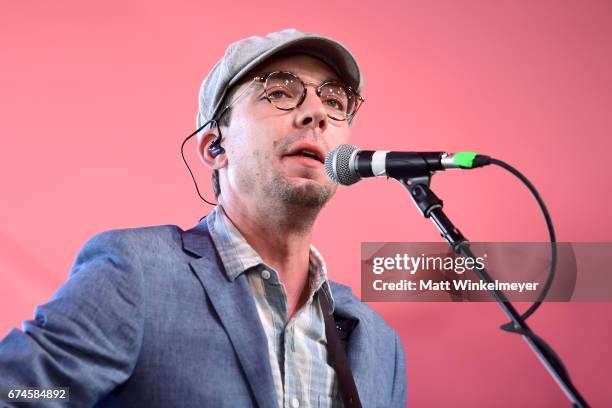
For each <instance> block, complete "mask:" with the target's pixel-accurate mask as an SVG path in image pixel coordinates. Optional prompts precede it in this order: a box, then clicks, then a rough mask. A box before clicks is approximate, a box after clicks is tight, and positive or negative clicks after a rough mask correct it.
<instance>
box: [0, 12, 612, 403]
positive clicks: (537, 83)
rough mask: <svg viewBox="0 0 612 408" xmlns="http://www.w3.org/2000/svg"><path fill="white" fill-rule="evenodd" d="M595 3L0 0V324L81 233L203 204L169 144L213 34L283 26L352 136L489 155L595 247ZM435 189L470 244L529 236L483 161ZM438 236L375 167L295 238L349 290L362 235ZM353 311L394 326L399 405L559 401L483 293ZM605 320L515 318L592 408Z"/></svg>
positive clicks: (599, 110)
mask: <svg viewBox="0 0 612 408" xmlns="http://www.w3.org/2000/svg"><path fill="white" fill-rule="evenodd" d="M611 17H612V3H611V2H609V1H517V2H509V1H503V2H502V1H486V0H483V1H427V2H422V1H410V2H406V1H394V2H382V1H366V2H355V1H350V2H349V1H346V2H299V3H298V2H293V1H283V2H278V3H272V2H242V3H241V4H236V3H235V2H229V1H227V2H226V1H219V2H214V3H212V2H211V3H210V4H205V2H201V1H174V2H170V1H167V2H155V1H138V2H137V1H131V2H123V1H108V2H103V3H99V4H97V5H95V4H93V3H92V2H79V1H54V2H43V1H38V2H18V1H13V2H9V1H3V2H2V5H1V6H0V49H2V53H0V67H2V68H1V69H2V71H1V72H2V75H0V98H1V99H0V101H1V102H0V103H1V117H2V120H1V126H2V130H1V134H2V136H1V137H2V149H0V177H1V179H0V180H1V186H2V198H1V200H0V205H1V207H0V209H1V211H0V283H1V285H0V335H2V336H3V335H4V334H5V333H7V332H8V331H9V330H10V328H11V327H13V326H19V325H20V322H21V321H22V320H23V319H28V318H30V317H31V316H32V311H33V307H34V305H35V304H37V303H43V302H45V300H46V299H48V298H49V296H51V294H52V293H53V292H54V291H55V289H57V287H58V286H59V285H60V284H61V283H62V282H63V281H64V280H65V279H66V276H67V273H68V271H69V268H70V266H71V264H72V261H73V259H74V257H75V255H76V253H77V251H78V250H79V248H80V246H81V245H82V244H83V242H84V241H85V240H86V239H87V238H89V237H91V236H92V235H93V234H95V233H96V232H99V231H102V230H106V229H111V228H122V227H129V226H144V225H151V224H167V223H170V224H178V225H180V226H181V227H183V228H189V227H190V226H192V225H193V224H194V223H195V222H196V221H197V220H198V219H199V218H200V217H201V216H202V215H203V214H205V213H206V212H207V211H208V210H209V208H208V207H207V206H206V205H204V204H202V203H201V202H200V201H199V200H198V199H197V197H196V194H195V192H194V189H193V186H192V184H191V180H190V179H189V176H188V175H187V173H186V170H185V169H184V167H183V165H182V162H181V160H180V156H179V145H180V142H181V141H182V139H183V137H185V136H186V135H187V134H189V133H190V132H192V130H193V129H194V115H195V110H196V101H197V90H198V86H199V84H200V81H201V80H202V79H203V77H204V76H205V75H206V73H207V72H208V70H209V69H210V68H211V67H212V65H213V64H214V62H215V61H216V60H217V59H218V58H219V57H220V56H221V55H222V53H223V51H224V50H225V47H226V46H227V45H228V44H229V43H230V42H232V41H234V40H236V39H239V38H242V37H245V36H247V35H252V34H264V33H266V32H269V31H275V30H279V29H282V28H286V27H290V26H296V27H299V28H300V29H302V30H307V31H318V32H321V33H324V34H327V35H330V36H333V37H335V38H337V39H339V40H340V41H342V42H344V43H345V44H346V45H347V46H348V47H349V48H350V49H351V50H352V51H353V52H354V54H355V55H356V56H357V58H358V60H359V61H360V63H361V66H362V69H363V73H364V75H365V81H366V87H365V91H364V96H365V97H366V98H367V102H366V104H365V105H364V106H363V108H362V110H361V111H360V113H359V115H358V117H357V120H356V122H355V126H354V143H355V144H356V145H358V146H360V147H361V148H369V149H395V150H447V151H457V150H476V151H479V152H482V153H486V154H490V155H492V156H495V157H497V158H500V159H502V160H505V161H507V162H509V163H512V164H514V165H515V166H516V167H518V168H519V169H521V170H522V171H523V172H524V173H525V174H526V175H528V176H529V178H530V179H531V180H532V181H533V182H534V183H535V185H536V186H537V187H538V188H539V190H540V192H541V194H542V196H543V197H544V198H545V200H546V202H547V203H548V205H549V209H550V211H551V213H552V216H553V219H554V221H555V226H556V228H557V233H558V237H559V240H561V241H607V240H609V234H607V233H606V231H608V230H610V228H611V227H612V221H611V218H610V217H609V216H607V212H608V208H609V205H610V192H609V187H608V185H609V181H608V178H609V176H610V170H609V167H608V166H609V164H608V161H609V158H608V156H609V152H608V151H609V149H610V147H611V142H610V140H611V139H610V137H611V136H612V132H611V131H612V115H611V114H610V111H611V108H612V76H611V75H610V73H611V72H612V41H611V39H612V21H611ZM187 151H188V153H189V160H190V161H191V163H192V164H193V166H194V167H197V168H198V171H197V175H198V178H199V180H200V185H201V186H202V189H203V191H206V192H209V191H210V190H209V174H210V173H209V172H208V170H206V169H204V168H202V166H200V165H199V161H198V160H197V158H196V156H195V154H194V152H195V145H194V144H191V145H189V146H188V148H187ZM433 186H434V187H435V189H436V191H437V193H438V194H439V195H440V196H441V197H442V198H443V199H444V200H445V202H446V207H445V208H446V210H447V213H448V215H449V216H450V217H452V218H453V220H455V222H456V223H457V225H459V226H460V227H461V228H462V230H463V232H464V233H465V234H466V235H467V236H468V237H469V238H471V239H472V240H474V241H496V240H497V241H543V240H546V238H547V236H546V230H545V226H544V222H543V219H542V216H541V214H540V212H539V210H538V208H537V206H536V203H535V202H534V200H533V199H532V198H531V197H530V195H529V194H528V192H527V190H526V189H525V188H524V187H522V185H520V184H519V182H518V180H516V179H514V178H513V177H511V176H510V175H509V174H507V173H506V172H504V171H502V170H500V169H498V168H492V167H491V168H488V169H483V170H479V171H474V172H464V173H457V172H456V173H446V174H439V175H437V176H436V177H435V179H434V184H433ZM208 194H209V196H210V194H211V193H208ZM439 239H440V238H439V236H438V235H437V233H436V231H435V229H434V228H433V226H432V225H430V223H429V221H427V220H424V219H423V218H421V216H420V215H419V214H418V213H417V211H416V210H415V208H414V206H413V204H412V203H411V202H410V201H409V198H408V196H407V193H406V192H405V191H404V190H403V188H402V187H401V186H400V185H399V184H398V183H396V182H394V181H387V182H385V181H384V180H375V181H374V180H368V181H364V182H362V183H359V184H357V185H355V186H353V187H352V188H344V189H342V190H341V191H340V192H339V194H337V196H336V199H335V200H334V201H333V202H332V203H331V204H330V205H329V206H328V207H327V208H326V209H325V210H324V212H323V213H322V215H321V218H320V221H319V223H318V226H317V229H316V234H315V244H316V245H317V246H318V248H319V249H320V250H321V252H322V253H323V254H324V256H325V257H326V259H327V261H328V264H329V270H330V274H331V277H332V278H334V279H336V280H338V281H340V282H344V283H347V284H349V285H351V286H352V287H353V288H354V290H355V291H356V292H357V293H359V291H360V289H359V281H360V277H359V261H360V252H359V250H360V243H361V242H362V241H438V240H439ZM372 307H374V308H375V309H376V310H378V311H379V312H380V313H381V314H382V315H383V316H384V318H385V319H386V320H387V321H388V322H389V323H390V324H391V325H392V326H393V327H395V328H396V329H397V330H398V331H399V332H400V333H401V336H402V339H403V342H404V346H405V349H406V355H407V367H408V378H409V383H408V401H409V403H410V404H411V405H412V406H417V407H423V406H424V407H445V406H455V407H468V406H498V407H514V406H523V407H558V406H568V404H566V402H565V397H564V396H563V394H562V393H561V391H560V390H559V389H558V388H557V386H556V385H555V383H554V382H553V380H552V379H551V378H550V377H549V376H548V374H547V373H546V372H545V370H544V369H543V367H541V365H540V363H539V362H538V360H537V359H536V357H535V356H534V355H533V354H532V353H531V351H530V350H529V349H528V347H527V346H526V344H525V343H524V342H523V340H522V339H521V338H520V337H518V336H515V335H510V334H505V333H502V332H501V331H500V330H499V329H498V327H499V325H500V324H501V323H504V322H505V321H506V319H505V316H504V315H503V314H502V312H501V311H500V310H499V309H498V307H497V306H496V305H495V304H452V303H449V304H432V303H421V304H419V303H399V304H391V303H376V304H372ZM524 307H525V305H523V306H521V309H524ZM611 313H612V304H610V303H606V304H596V303H582V304H546V305H544V306H543V307H542V308H541V310H540V311H539V312H538V314H537V315H536V316H534V317H533V318H532V319H530V323H531V326H532V327H533V328H534V329H535V330H536V332H537V333H538V334H540V335H542V336H543V337H544V338H545V339H547V340H549V341H550V344H551V345H552V346H553V347H554V348H555V349H556V350H557V352H558V353H559V354H560V355H561V357H562V358H563V360H564V362H565V363H566V365H567V367H568V368H569V370H570V372H571V374H572V375H573V378H574V381H575V384H576V385H577V387H578V388H579V389H580V390H581V392H582V393H583V395H584V396H585V398H586V399H587V400H588V401H589V402H590V403H591V404H592V406H611V405H612V395H611V393H610V388H609V384H610V379H609V377H608V375H609V374H608V373H609V372H610V370H612V353H611V352H610V346H609V345H610V343H611V342H612V329H611V327H612V325H611V324H610V323H611V321H612V319H611V317H610V314H611Z"/></svg>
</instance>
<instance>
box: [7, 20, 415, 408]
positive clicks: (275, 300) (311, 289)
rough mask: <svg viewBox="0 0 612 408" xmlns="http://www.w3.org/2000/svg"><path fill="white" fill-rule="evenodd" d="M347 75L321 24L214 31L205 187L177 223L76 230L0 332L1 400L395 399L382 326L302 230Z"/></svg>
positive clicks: (393, 357)
mask: <svg viewBox="0 0 612 408" xmlns="http://www.w3.org/2000/svg"><path fill="white" fill-rule="evenodd" d="M361 84H362V77H361V73H360V70H359V66H358V65H357V62H356V61H355V59H354V57H353V56H352V54H351V53H350V52H349V51H348V50H347V49H346V48H345V47H344V46H343V45H342V44H340V43H338V42H337V41H335V40H333V39H330V38H326V37H323V36H320V35H317V34H307V33H302V32H300V31H298V30H295V29H290V30H285V31H281V32H277V33H271V34H268V35H267V36H264V37H258V36H255V37H250V38H246V39H243V40H240V41H237V42H235V43H233V44H231V45H230V46H229V48H228V49H227V51H226V53H225V55H224V56H223V57H222V58H221V60H219V62H218V63H217V64H216V65H215V66H214V67H213V68H212V70H211V71H210V72H209V74H208V76H207V77H206V78H205V79H204V81H203V83H202V86H201V88H200V93H199V109H198V113H197V124H198V127H199V128H201V130H200V132H199V133H198V134H197V151H198V155H199V157H200V158H201V160H202V162H203V163H204V164H205V165H207V166H208V167H210V168H211V169H212V173H213V175H212V180H213V189H214V194H215V196H216V197H217V201H218V204H217V205H216V206H215V207H214V208H213V210H212V211H211V212H210V213H209V214H208V215H207V216H206V217H205V218H204V219H203V220H201V221H200V222H199V223H198V224H197V225H196V226H195V227H194V228H192V229H190V230H188V231H183V230H181V229H180V228H179V227H177V226H174V225H166V226H155V227H148V228H137V229H126V230H115V231H108V232H103V233H101V234H99V235H97V236H95V237H94V238H92V239H91V240H89V241H88V242H87V243H86V244H85V246H84V247H83V249H82V250H81V252H80V253H79V254H78V256H77V258H76V261H75V263H74V266H73V268H72V271H71V273H70V277H69V279H68V281H67V282H66V283H65V284H64V285H63V286H62V287H61V288H60V289H59V290H58V291H57V293H56V294H55V295H54V296H53V298H52V299H51V300H50V301H49V302H48V303H46V304H44V305H42V306H39V307H38V308H37V309H36V311H35V315H34V318H33V320H30V321H27V322H25V323H24V326H23V331H21V330H18V329H13V330H12V331H11V332H10V333H9V334H8V335H7V337H6V338H4V339H3V340H2V341H1V342H0V392H2V395H0V400H2V399H4V400H5V401H3V404H2V406H5V405H6V404H8V405H9V406H11V404H12V403H13V402H12V401H10V400H8V399H6V395H5V394H6V392H5V391H8V390H11V389H23V388H26V387H37V388H41V389H43V388H44V389H49V388H57V387H67V390H68V391H69V393H68V394H69V399H70V402H69V405H70V406H126V407H128V406H129V407H131V406H146V407H175V406H188V407H232V408H233V407H260V408H268V407H278V408H280V407H292V408H298V407H342V406H347V407H348V406H351V407H358V406H363V407H374V406H377V407H378V406H380V407H405V406H406V377H405V363H404V352H403V348H402V345H401V342H400V339H399V337H398V335H397V334H396V333H395V332H394V331H393V330H392V329H391V328H390V327H389V326H388V325H387V324H386V323H385V322H384V321H383V320H382V318H381V317H380V316H379V315H377V314H376V313H375V312H373V311H372V310H371V309H370V308H369V307H368V306H366V305H365V304H363V303H362V302H360V301H359V300H358V299H357V298H356V297H355V296H354V295H353V294H352V293H351V290H350V288H348V287H345V286H342V285H339V284H337V283H334V282H331V281H329V279H328V278H327V272H326V267H325V261H324V260H323V257H322V256H321V254H319V252H318V251H317V250H316V249H315V248H314V246H312V244H311V238H312V228H313V225H314V223H315V221H316V219H317V216H318V214H319V212H320V210H321V209H322V207H323V206H324V205H325V204H326V203H327V202H328V201H329V200H330V199H331V197H332V196H333V194H334V192H335V190H336V184H335V183H334V182H333V181H332V180H331V179H329V178H328V176H327V175H326V174H325V169H324V165H323V161H324V158H325V156H326V154H327V153H328V152H329V151H330V150H332V149H334V148H335V147H337V146H339V145H341V144H345V143H348V142H349V141H350V136H351V122H352V120H353V118H354V116H355V114H356V113H357V111H358V109H359V107H360V105H361V104H362V102H363V98H362V97H361V95H360V93H361ZM47 403H51V402H47ZM56 403H58V404H60V402H58V401H56Z"/></svg>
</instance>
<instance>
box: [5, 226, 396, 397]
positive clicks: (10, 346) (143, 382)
mask: <svg viewBox="0 0 612 408" xmlns="http://www.w3.org/2000/svg"><path fill="white" fill-rule="evenodd" d="M331 289H332V292H333V296H334V300H335V308H336V309H335V312H334V317H335V318H336V319H337V320H339V321H345V322H346V321H348V322H350V323H352V324H350V325H348V326H354V328H353V329H352V332H351V333H350V335H349V337H348V339H347V343H346V347H347V352H348V356H349V362H350V365H351V368H352V371H353V375H354V377H355V381H356V383H357V388H358V390H359V395H360V398H361V400H362V404H363V406H364V407H405V406H406V402H405V401H406V377H405V365H404V353H403V349H402V345H401V343H400V339H399V337H398V336H397V334H396V333H395V332H394V331H393V330H392V329H391V328H390V327H389V326H388V325H387V324H386V323H385V322H384V321H383V320H382V318H381V317H380V316H379V315H377V314H376V313H375V312H373V311H372V310H371V309H370V308H369V307H368V306H366V305H365V304H363V303H361V302H360V301H359V300H358V299H357V298H356V297H355V296H354V295H353V294H352V293H351V290H350V288H348V287H346V286H343V285H339V284H336V283H332V284H331ZM23 330H24V331H23V332H22V331H20V330H18V329H13V330H12V331H11V332H10V333H9V334H8V335H7V336H6V337H5V338H4V339H3V340H2V341H1V342H0V390H8V389H11V388H17V387H25V386H30V387H60V386H67V387H70V402H69V404H68V405H69V406H75V407H86V406H134V407H140V406H143V407H145V406H146V407H232V408H235V407H255V406H257V407H260V408H268V407H276V406H277V403H276V394H275V390H274V382H273V379H272V372H271V369H270V362H269V357H268V349H267V343H266V336H265V334H264V330H263V327H262V326H261V323H260V320H259V317H258V314H257V310H256V308H255V303H254V300H253V298H252V295H251V290H250V287H249V284H248V282H247V279H246V276H245V275H244V274H243V275H240V277H239V278H237V279H235V280H234V281H233V282H232V281H230V280H229V279H228V278H227V277H226V274H225V272H224V270H223V265H222V264H221V261H220V258H219V256H218V254H217V251H216V249H215V247H214V244H213V242H212V240H211V238H210V235H209V232H208V228H207V223H206V222H205V221H202V222H200V223H199V224H198V225H197V226H196V227H195V228H193V229H191V230H188V231H182V230H181V229H180V228H179V227H177V226H174V225H167V226H158V227H148V228H136V229H126V230H116V231H108V232H103V233H101V234H99V235H97V236H95V237H93V238H92V239H91V240H89V241H88V242H87V243H86V244H85V246H84V247H83V249H82V250H81V252H80V253H79V255H78V257H77V259H76V261H75V264H74V266H73V268H72V271H71V273H70V278H69V279H68V281H67V282H66V283H65V284H64V285H63V286H62V287H61V288H60V289H59V290H58V291H57V293H56V294H55V295H54V296H53V297H52V299H51V300H50V301H49V303H47V304H45V305H42V306H39V307H37V308H36V310H35V317H34V320H29V321H26V322H24V324H23ZM2 406H6V405H5V404H3V405H2ZM9 406H10V405H9ZM41 406H45V407H49V406H54V405H53V404H49V402H46V403H41ZM55 406H66V404H65V403H64V404H57V405H55Z"/></svg>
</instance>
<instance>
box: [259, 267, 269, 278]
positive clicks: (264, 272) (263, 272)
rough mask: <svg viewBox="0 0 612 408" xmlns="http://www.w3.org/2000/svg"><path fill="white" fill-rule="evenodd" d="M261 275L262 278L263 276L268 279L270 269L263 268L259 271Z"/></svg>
mask: <svg viewBox="0 0 612 408" xmlns="http://www.w3.org/2000/svg"><path fill="white" fill-rule="evenodd" d="M261 277H262V278H264V279H266V280H268V279H270V271H269V270H267V269H264V270H263V271H262V272H261Z"/></svg>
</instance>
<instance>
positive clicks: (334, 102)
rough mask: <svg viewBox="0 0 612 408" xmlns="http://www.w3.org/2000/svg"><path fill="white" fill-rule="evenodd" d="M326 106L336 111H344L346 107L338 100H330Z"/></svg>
mask: <svg viewBox="0 0 612 408" xmlns="http://www.w3.org/2000/svg"><path fill="white" fill-rule="evenodd" d="M325 104H326V105H327V106H329V107H330V108H333V109H336V110H342V109H344V105H343V104H342V102H340V101H339V100H337V99H328V100H326V101H325Z"/></svg>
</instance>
